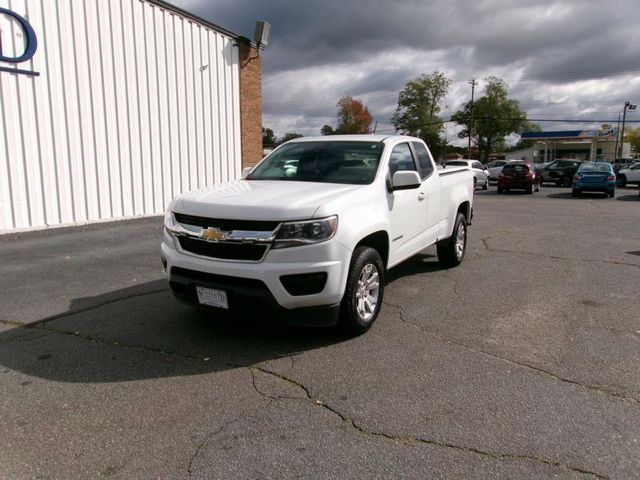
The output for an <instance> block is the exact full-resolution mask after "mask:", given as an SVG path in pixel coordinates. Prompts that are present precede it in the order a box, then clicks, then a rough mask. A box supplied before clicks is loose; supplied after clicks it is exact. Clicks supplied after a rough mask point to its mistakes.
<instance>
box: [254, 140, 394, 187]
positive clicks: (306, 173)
mask: <svg viewBox="0 0 640 480" xmlns="http://www.w3.org/2000/svg"><path fill="white" fill-rule="evenodd" d="M383 149H384V144H383V143H381V142H347V141H344V142H341V141H335V142H295V143H290V144H288V145H284V146H283V147H281V148H279V149H278V150H276V151H275V152H274V153H273V154H272V155H270V156H269V157H267V158H266V159H265V160H264V161H263V162H262V163H260V164H259V165H258V166H257V167H256V168H255V170H254V171H253V172H251V174H250V175H249V176H248V177H247V180H292V181H296V182H324V183H351V184H367V183H371V182H372V181H373V179H374V178H375V175H376V171H377V170H378V163H379V162H380V155H381V154H382V150H383Z"/></svg>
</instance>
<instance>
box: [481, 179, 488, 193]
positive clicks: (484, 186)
mask: <svg viewBox="0 0 640 480" xmlns="http://www.w3.org/2000/svg"><path fill="white" fill-rule="evenodd" d="M482 189H483V190H489V177H487V178H486V179H485V181H484V185H482Z"/></svg>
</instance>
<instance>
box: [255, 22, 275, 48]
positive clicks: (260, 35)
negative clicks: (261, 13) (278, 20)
mask: <svg viewBox="0 0 640 480" xmlns="http://www.w3.org/2000/svg"><path fill="white" fill-rule="evenodd" d="M270 34H271V24H270V23H269V22H264V21H262V22H256V30H255V33H254V34H253V41H254V42H256V43H257V44H258V48H259V49H263V48H265V47H266V46H268V45H269V35H270Z"/></svg>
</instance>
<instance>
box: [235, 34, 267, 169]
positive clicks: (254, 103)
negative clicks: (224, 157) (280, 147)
mask: <svg viewBox="0 0 640 480" xmlns="http://www.w3.org/2000/svg"><path fill="white" fill-rule="evenodd" d="M240 122H241V124H240V125H241V132H242V167H243V168H244V167H250V166H252V165H255V164H256V163H258V162H259V161H260V160H261V159H262V58H260V57H259V56H258V51H257V49H256V48H255V47H252V46H251V45H247V44H245V43H241V44H240Z"/></svg>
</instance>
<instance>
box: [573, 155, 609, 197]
mask: <svg viewBox="0 0 640 480" xmlns="http://www.w3.org/2000/svg"><path fill="white" fill-rule="evenodd" d="M572 187H573V189H572V191H571V194H572V195H574V196H578V195H580V194H581V193H582V192H602V193H604V194H605V195H607V196H609V197H613V196H614V195H615V194H616V174H615V173H614V172H613V166H612V165H611V164H610V163H606V162H584V163H582V164H581V165H580V168H578V171H577V172H576V174H575V175H574V176H573V183H572Z"/></svg>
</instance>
